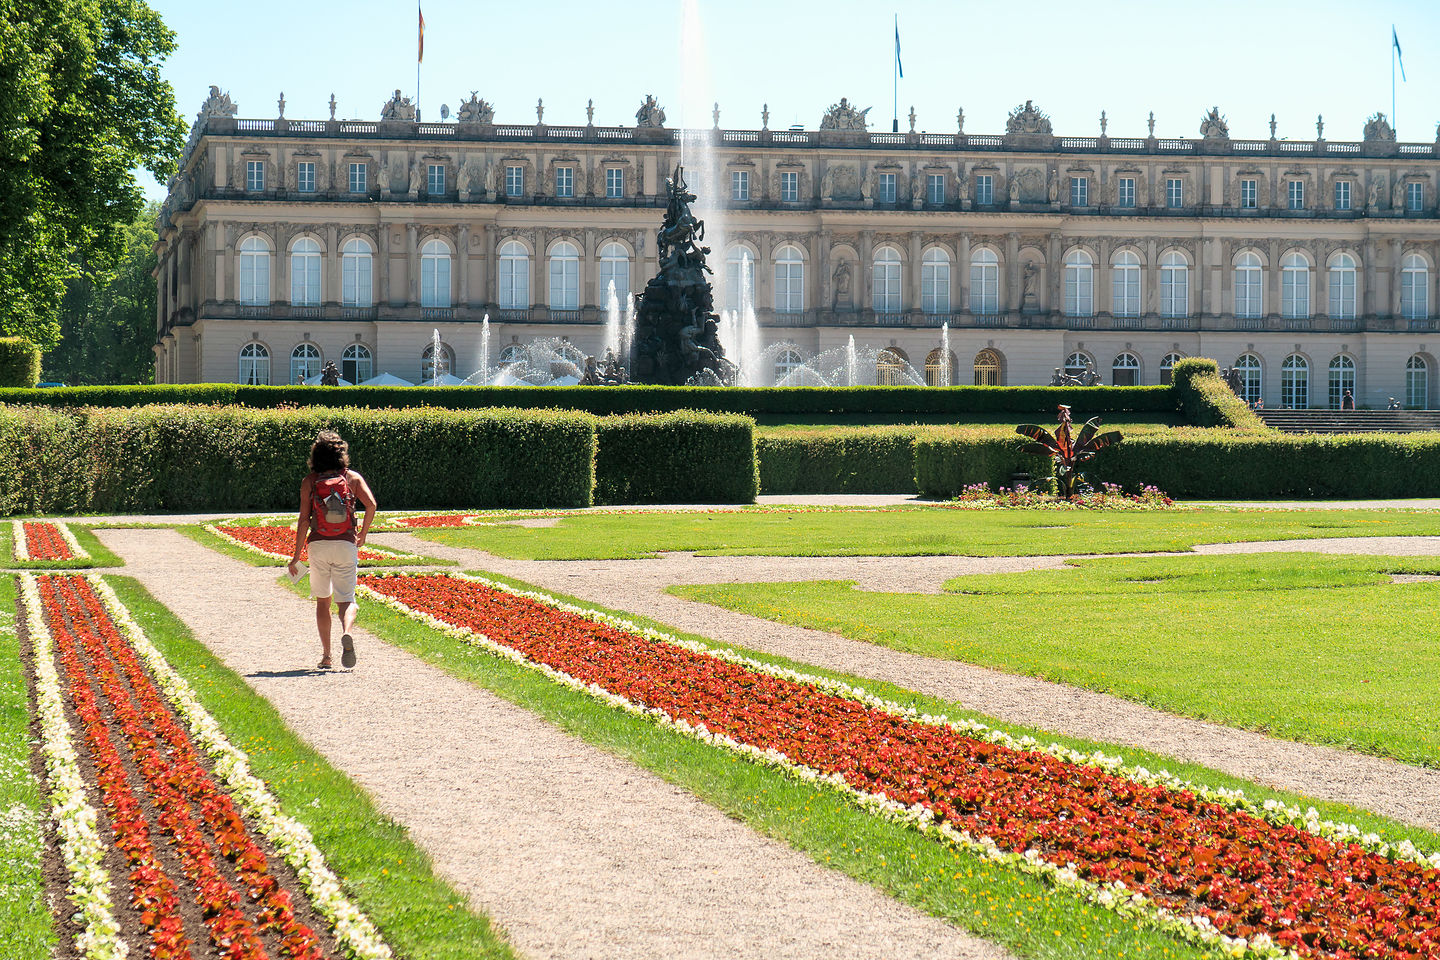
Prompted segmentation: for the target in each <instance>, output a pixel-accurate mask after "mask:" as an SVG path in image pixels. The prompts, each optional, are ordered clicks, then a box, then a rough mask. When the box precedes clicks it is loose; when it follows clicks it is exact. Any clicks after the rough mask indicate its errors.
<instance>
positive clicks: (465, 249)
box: [455, 223, 470, 307]
mask: <svg viewBox="0 0 1440 960" xmlns="http://www.w3.org/2000/svg"><path fill="white" fill-rule="evenodd" d="M455 248H456V249H455V262H456V265H457V266H458V267H459V269H460V304H459V305H460V306H461V307H469V306H470V224H468V223H462V224H459V225H458V226H457V227H456V228H455Z"/></svg>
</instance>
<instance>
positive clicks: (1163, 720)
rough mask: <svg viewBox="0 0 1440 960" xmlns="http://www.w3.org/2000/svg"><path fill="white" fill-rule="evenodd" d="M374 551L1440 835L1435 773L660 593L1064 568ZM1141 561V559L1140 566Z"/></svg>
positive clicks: (1011, 562) (935, 583) (1434, 545)
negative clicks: (483, 575) (521, 585)
mask: <svg viewBox="0 0 1440 960" xmlns="http://www.w3.org/2000/svg"><path fill="white" fill-rule="evenodd" d="M376 540H377V541H378V542H382V543H384V544H387V545H389V546H393V547H397V548H400V549H404V550H411V551H414V552H417V553H426V554H429V555H431V556H436V557H443V558H446V559H451V560H455V561H457V562H458V563H459V564H460V565H461V567H462V569H478V570H489V571H492V572H494V573H498V574H503V575H505V576H512V577H516V578H519V579H522V580H525V581H527V582H530V583H533V584H536V585H537V586H541V587H545V588H548V589H551V590H557V591H561V592H564V593H567V594H570V595H572V596H576V597H581V598H584V599H586V600H589V601H591V602H593V603H598V604H603V605H605V606H608V607H613V608H618V609H623V610H627V611H630V612H631V613H635V614H638V615H642V616H646V617H652V618H654V619H655V620H659V621H661V622H662V623H667V624H669V625H671V626H673V627H675V628H676V629H678V630H682V631H687V632H690V633H695V634H698V635H700V636H705V637H711V638H713V639H715V640H720V641H725V642H730V643H737V644H741V645H743V646H746V647H750V648H752V649H755V650H763V651H766V652H768V653H773V654H777V655H779V656H783V657H789V658H791V659H793V660H798V661H801V662H803V663H811V664H815V665H817V666H822V667H826V668H828V669H831V670H839V671H843V672H845V673H850V674H854V675H856V676H860V677H872V678H874V679H877V680H885V681H888V682H890V683H894V684H897V685H899V686H902V687H905V688H907V689H910V690H915V691H918V692H921V693H925V694H929V695H931V696H936V697H943V698H945V699H947V700H953V701H958V702H959V703H962V704H964V705H965V706H966V707H968V708H970V709H972V710H977V711H979V712H980V713H983V714H987V715H989V716H992V717H996V718H999V719H1002V720H1007V721H1009V722H1011V723H1018V724H1024V725H1026V726H1033V727H1038V728H1040V729H1043V730H1052V731H1055V732H1057V733H1065V734H1069V735H1071V736H1076V737H1085V738H1088V739H1093V740H1103V741H1107V742H1111V743H1118V744H1124V745H1131V746H1136V747H1141V748H1143V749H1146V750H1152V751H1154V752H1156V753H1161V754H1165V755H1168V756H1173V757H1177V758H1179V759H1182V760H1189V761H1192V762H1195V763H1200V764H1204V765H1205V766H1208V767H1211V768H1213V769H1216V770H1221V771H1224V772H1226V773H1229V774H1232V775H1234V776H1238V777H1244V778H1245V779H1248V780H1253V781H1255V782H1257V783H1262V784H1266V785H1269V786H1271V787H1275V788H1277V789H1283V790H1292V791H1295V792H1297V793H1302V794H1306V795H1308V796H1311V797H1315V798H1318V799H1324V800H1331V801H1335V802H1338V803H1345V804H1350V805H1352V806H1357V807H1363V808H1366V809H1369V810H1373V811H1375V812H1376V813H1380V814H1384V815H1385V816H1389V817H1393V818H1394V819H1396V820H1400V821H1404V822H1406V823H1412V824H1415V825H1417V826H1422V827H1426V828H1429V829H1432V830H1440V770H1431V769H1426V768H1423V767H1417V766H1412V765H1409V764H1403V763H1398V762H1396V761H1393V760H1385V759H1382V758H1379V757H1372V756H1367V755H1365V754H1361V753H1354V752H1351V751H1346V750H1338V749H1334V748H1330V747H1320V746H1314V745H1310V744H1303V743H1295V742H1292V741H1288V740H1277V739H1274V738H1272V737H1267V736H1265V735H1264V734H1259V733H1253V732H1250V731H1244V730H1235V729H1232V728H1230V727H1223V726H1219V725H1217V724H1212V723H1205V722H1203V721H1199V720H1192V719H1188V718H1185V717H1178V716H1175V715H1173V714H1169V713H1165V712H1163V711H1160V710H1156V709H1154V708H1151V707H1147V706H1144V705H1142V704H1138V703H1133V702H1131V701H1128V700H1123V699H1121V698H1119V697H1114V696H1110V695H1108V694H1103V693H1094V692H1091V691H1088V690H1082V689H1080V688H1078V687H1071V686H1067V685H1064V684H1059V683H1052V682H1049V681H1045V680H1036V679H1033V678H1030V677H1020V676H1013V675H1011V674H1006V673H1001V672H999V671H996V670H990V669H987V668H984V667H977V666H973V665H971V664H967V663H961V662H959V661H954V660H936V659H933V658H930V657H923V656H919V655H917V654H910V653H901V652H899V651H896V650H891V649H889V648H888V647H882V646H879V645H876V644H869V643H861V642H856V641H852V640H847V639H845V638H844V637H840V636H837V635H835V634H831V633H824V632H821V631H818V630H806V629H802V628H800V627H793V626H787V625H784V624H778V623H772V622H770V621H768V620H761V619H758V618H756V617H751V616H749V615H747V614H742V613H736V612H733V611H729V610H723V609H721V608H719V607H714V606H710V605H708V604H701V603H695V602H692V601H689V600H683V599H681V598H679V597H675V596H671V595H670V594H667V593H665V592H664V591H665V588H666V587H669V586H671V585H673V584H700V583H747V582H756V583H759V582H779V581H785V580H827V579H829V580H856V581H859V583H860V584H861V586H862V587H863V588H864V589H872V590H896V591H911V592H921V591H928V592H933V591H938V590H939V589H940V585H941V584H943V583H944V582H945V581H946V580H948V579H950V578H951V577H955V576H960V575H962V574H970V573H1000V572H1011V571H1017V570H1033V569H1042V568H1045V569H1053V568H1055V567H1058V566H1061V565H1063V563H1064V560H1065V559H1066V558H1064V557H995V558H981V557H696V556H694V555H691V554H668V555H666V556H664V557H661V558H659V559H655V560H571V561H537V560H509V559H505V558H502V557H496V556H493V555H492V554H488V553H485V552H483V551H479V550H467V549H461V548H454V547H444V546H441V545H439V544H436V543H432V542H430V541H427V540H422V539H420V538H419V537H416V536H414V535H413V534H408V533H397V534H380V535H377V536H376ZM1203 549H1204V551H1205V552H1215V553H1219V552H1227V553H1261V552H1270V551H1273V550H1277V549H1288V550H1292V551H1313V552H1327V553H1360V554H1380V555H1390V556H1416V555H1426V556H1428V555H1436V554H1440V537H1357V538H1344V537H1341V538H1334V539H1325V540H1298V541H1285V542H1283V545H1282V544H1281V543H1280V542H1261V543H1248V544H1244V543H1241V544H1223V545H1217V546H1214V547H1209V548H1203ZM1147 556H1154V554H1147Z"/></svg>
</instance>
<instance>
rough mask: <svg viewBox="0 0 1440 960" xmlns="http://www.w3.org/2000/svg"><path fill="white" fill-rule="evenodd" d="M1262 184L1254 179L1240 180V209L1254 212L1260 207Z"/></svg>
mask: <svg viewBox="0 0 1440 960" xmlns="http://www.w3.org/2000/svg"><path fill="white" fill-rule="evenodd" d="M1259 186H1260V182H1259V181H1258V180H1256V179H1254V178H1253V177H1242V178H1241V180H1240V209H1241V210H1254V209H1255V208H1256V207H1258V206H1259V205H1260V190H1259Z"/></svg>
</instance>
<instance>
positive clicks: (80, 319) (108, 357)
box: [45, 203, 160, 384]
mask: <svg viewBox="0 0 1440 960" xmlns="http://www.w3.org/2000/svg"><path fill="white" fill-rule="evenodd" d="M159 212H160V210H159V207H158V206H157V205H156V204H153V203H152V204H149V205H147V206H146V208H145V209H144V210H142V211H141V212H140V216H138V217H136V218H135V220H134V221H133V222H131V223H129V224H127V225H126V226H125V227H124V237H125V241H124V252H123V253H122V254H121V257H120V263H119V264H118V265H117V267H116V269H115V272H114V274H113V275H111V276H110V277H109V278H108V279H106V280H104V281H97V280H96V279H95V278H94V277H91V276H89V275H87V274H86V272H85V271H81V275H80V276H78V277H75V278H74V279H72V280H71V281H70V282H69V283H68V284H67V289H66V291H65V299H64V301H63V304H62V306H61V309H60V343H59V345H58V346H56V347H55V348H54V349H52V350H51V351H50V352H49V353H47V354H46V355H45V379H47V380H59V381H62V382H64V383H72V384H76V383H151V382H153V381H154V379H155V354H154V351H153V350H152V349H151V348H152V347H153V345H154V343H155V298H156V290H155V279H154V278H153V277H152V276H151V275H150V274H151V273H152V272H153V271H154V269H155V218H156V216H157V215H158V214H159Z"/></svg>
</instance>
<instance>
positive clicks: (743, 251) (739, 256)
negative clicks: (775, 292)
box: [725, 244, 755, 311]
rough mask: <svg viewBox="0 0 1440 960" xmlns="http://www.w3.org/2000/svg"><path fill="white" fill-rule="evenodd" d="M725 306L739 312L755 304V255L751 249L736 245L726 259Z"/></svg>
mask: <svg viewBox="0 0 1440 960" xmlns="http://www.w3.org/2000/svg"><path fill="white" fill-rule="evenodd" d="M725 304H726V306H728V307H729V308H730V309H731V310H738V311H743V310H744V309H745V306H746V305H747V304H749V305H751V306H752V307H753V306H754V304H755V254H753V253H751V252H750V248H749V247H745V246H741V245H740V244H736V245H735V246H733V247H731V248H730V252H729V254H728V255H727V256H726V257H725Z"/></svg>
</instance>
